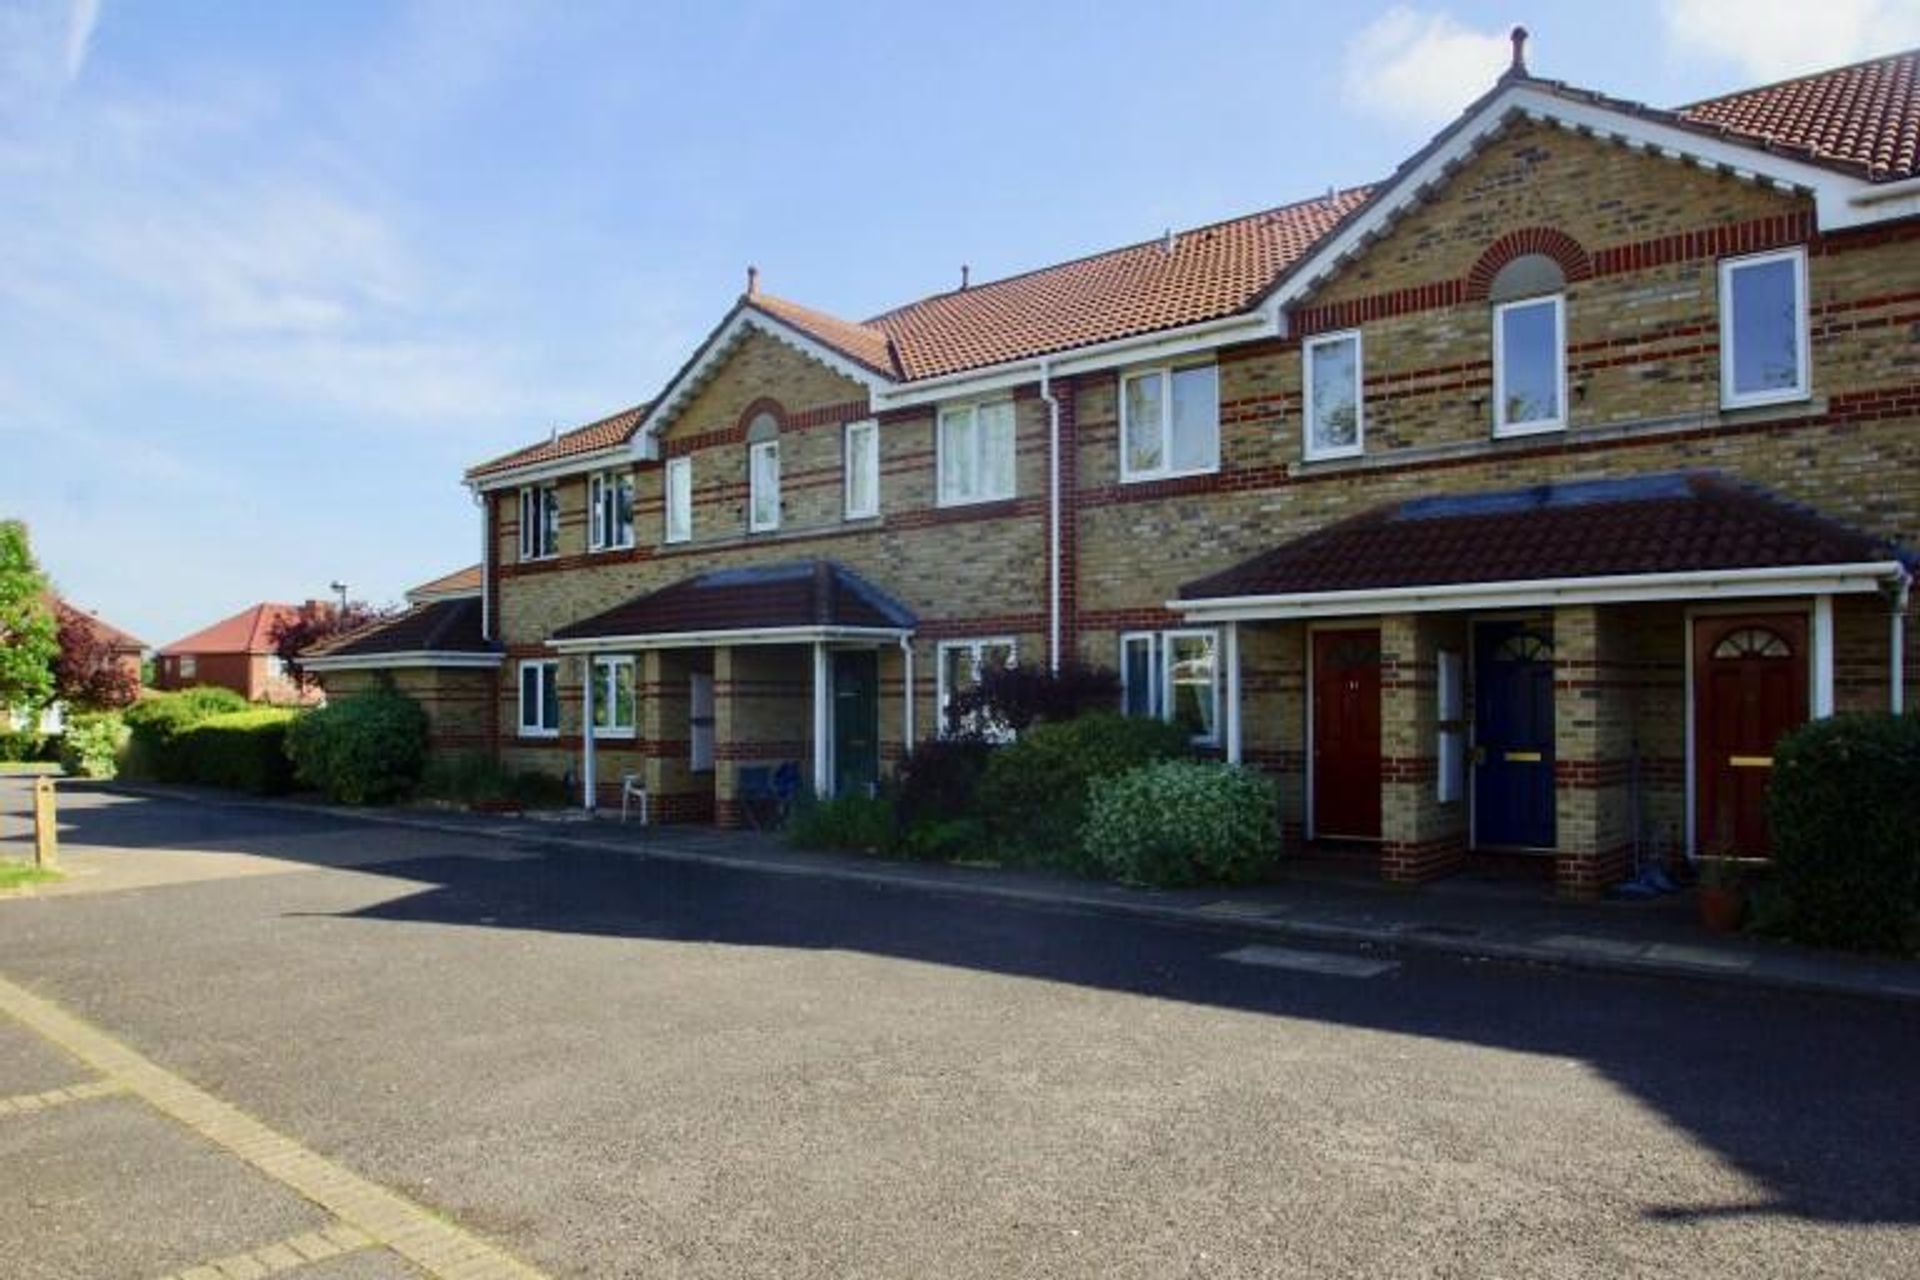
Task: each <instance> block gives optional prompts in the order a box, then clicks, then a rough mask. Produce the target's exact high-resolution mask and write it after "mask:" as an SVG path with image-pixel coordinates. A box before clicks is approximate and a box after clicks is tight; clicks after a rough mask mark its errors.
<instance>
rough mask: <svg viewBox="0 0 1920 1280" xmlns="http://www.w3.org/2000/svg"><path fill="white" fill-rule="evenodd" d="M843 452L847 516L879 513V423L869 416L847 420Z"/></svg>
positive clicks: (850, 517) (864, 516)
mask: <svg viewBox="0 0 1920 1280" xmlns="http://www.w3.org/2000/svg"><path fill="white" fill-rule="evenodd" d="M843 439H844V441H845V443H844V452H845V455H846V473H847V475H846V517H847V519H849V520H863V519H866V518H868V517H870V516H877V515H879V514H880V424H879V423H877V422H875V421H874V420H873V419H872V418H868V419H866V420H865V421H864V422H849V423H848V424H847V427H846V432H845V435H844V437H843Z"/></svg>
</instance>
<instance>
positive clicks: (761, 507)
mask: <svg viewBox="0 0 1920 1280" xmlns="http://www.w3.org/2000/svg"><path fill="white" fill-rule="evenodd" d="M779 527H780V442H779V441H778V440H762V441H760V442H759V443H758V444H750V445H748V446H747V528H748V529H749V530H751V531H752V532H754V533H765V532H767V531H769V530H772V529H778V528H779Z"/></svg>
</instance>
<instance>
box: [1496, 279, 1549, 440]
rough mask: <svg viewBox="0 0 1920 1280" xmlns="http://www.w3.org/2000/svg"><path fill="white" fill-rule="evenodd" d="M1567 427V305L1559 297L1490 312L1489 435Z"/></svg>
mask: <svg viewBox="0 0 1920 1280" xmlns="http://www.w3.org/2000/svg"><path fill="white" fill-rule="evenodd" d="M1566 425H1567V327H1566V303H1565V299H1563V298H1562V297H1561V296H1560V295H1559V294H1554V295H1552V296H1551V297H1546V298H1528V299H1526V300H1524V301H1522V302H1503V303H1501V304H1499V305H1498V306H1496V307H1494V309H1493V434H1494V435H1496V436H1523V435H1532V434H1533V433H1535V432H1538V431H1558V430H1560V429H1561V428H1563V427H1565V426H1566Z"/></svg>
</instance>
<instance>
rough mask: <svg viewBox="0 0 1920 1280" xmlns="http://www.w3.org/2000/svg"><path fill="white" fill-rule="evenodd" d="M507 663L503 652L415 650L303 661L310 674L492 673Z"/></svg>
mask: <svg viewBox="0 0 1920 1280" xmlns="http://www.w3.org/2000/svg"><path fill="white" fill-rule="evenodd" d="M505 661H506V655H505V654H503V653H470V652H467V651H464V650H462V651H458V652H453V651H440V650H434V649H413V650H409V651H407V652H404V653H366V654H355V653H341V654H334V655H333V656H331V657H319V658H302V659H300V666H301V667H302V668H303V669H304V670H307V671H381V670H386V669H390V668H401V667H462V668H467V669H471V670H491V669H492V668H495V667H498V666H499V665H500V664H501V663H502V662H505Z"/></svg>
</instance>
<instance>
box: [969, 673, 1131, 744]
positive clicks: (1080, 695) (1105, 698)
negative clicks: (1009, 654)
mask: <svg viewBox="0 0 1920 1280" xmlns="http://www.w3.org/2000/svg"><path fill="white" fill-rule="evenodd" d="M1119 704H1120V677H1119V676H1117V675H1115V674H1114V673H1113V672H1111V671H1109V670H1107V669H1106V668H1105V667H1089V666H1081V665H1080V664H1078V663H1064V664H1062V665H1061V667H1060V669H1059V670H1058V671H1049V670H1047V669H1046V668H1044V667H1019V666H1015V667H988V668H986V669H985V670H983V671H981V673H980V679H979V680H978V681H976V682H975V683H974V684H973V685H971V686H970V687H968V688H966V689H962V690H960V691H959V692H958V693H955V694H954V695H953V696H952V697H951V698H949V699H948V700H947V728H948V729H949V730H951V731H953V732H961V731H963V730H964V729H965V728H966V726H968V725H975V724H990V725H996V726H1000V727H1003V728H1006V729H1011V730H1013V731H1014V732H1015V733H1024V732H1025V731H1026V730H1027V728H1028V727H1029V726H1031V725H1035V724H1041V723H1045V722H1049V721H1052V722H1058V721H1062V720H1072V719H1074V718H1076V717H1078V716H1083V715H1087V714H1090V713H1093V712H1099V711H1111V710H1112V709H1113V708H1114V707H1116V706H1118V705H1119Z"/></svg>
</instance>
